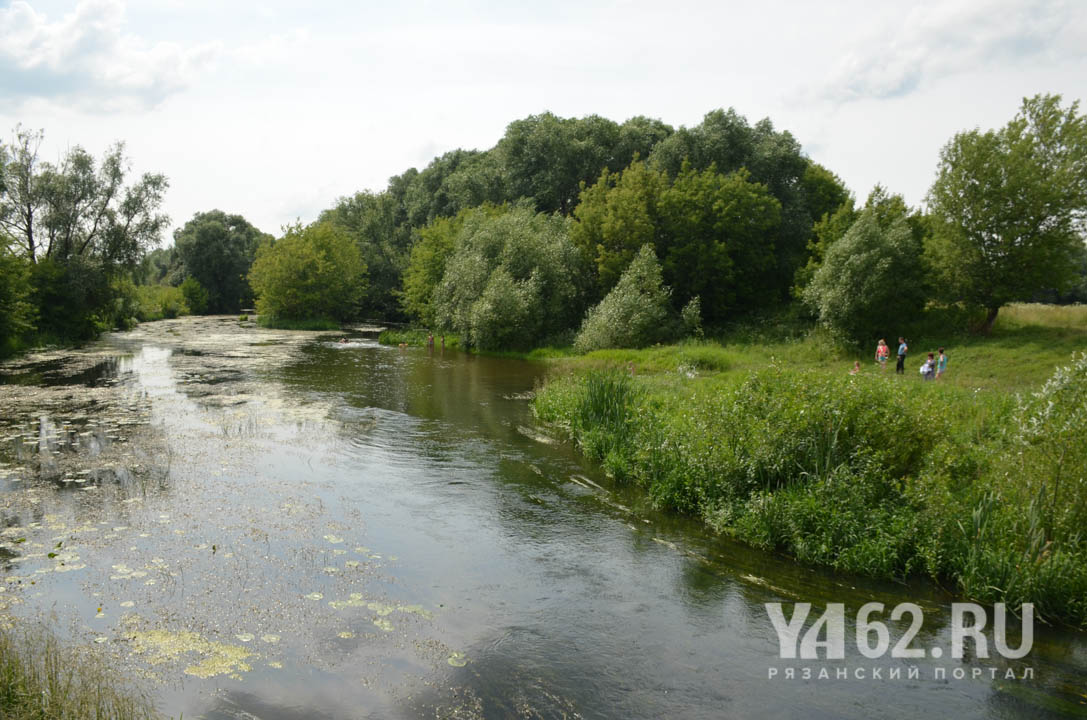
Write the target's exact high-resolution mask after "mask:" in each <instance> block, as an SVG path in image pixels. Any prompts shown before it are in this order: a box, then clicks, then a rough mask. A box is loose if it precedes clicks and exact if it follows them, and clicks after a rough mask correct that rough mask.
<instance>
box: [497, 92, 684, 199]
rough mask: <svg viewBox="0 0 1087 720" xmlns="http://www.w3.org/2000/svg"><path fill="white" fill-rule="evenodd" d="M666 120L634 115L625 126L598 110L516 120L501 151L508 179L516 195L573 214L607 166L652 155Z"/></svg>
mask: <svg viewBox="0 0 1087 720" xmlns="http://www.w3.org/2000/svg"><path fill="white" fill-rule="evenodd" d="M670 131H671V128H669V127H668V126H667V125H664V124H663V123H660V122H659V121H652V120H648V119H646V118H634V119H632V120H629V121H627V123H624V125H623V126H622V127H620V126H619V125H617V124H616V123H615V122H613V121H611V120H608V119H606V118H602V117H600V116H598V115H589V116H586V117H583V118H560V117H557V116H555V115H553V114H551V113H543V114H542V115H533V116H530V117H527V118H525V119H523V120H515V121H514V122H512V123H510V124H509V127H507V128H506V134H505V136H504V137H503V138H502V140H501V141H499V143H498V146H497V148H496V152H497V153H498V155H499V157H500V158H501V162H502V164H503V166H504V168H505V173H506V177H507V178H508V181H509V193H510V197H511V199H513V198H518V197H530V198H533V199H534V200H535V201H536V209H537V210H539V211H540V212H559V213H561V214H563V215H569V214H570V213H571V212H572V211H573V209H574V206H575V205H577V198H578V192H579V188H580V186H581V184H582V183H589V182H592V181H593V180H594V179H596V178H597V177H599V176H600V173H601V172H602V171H605V170H606V169H607V168H615V169H620V168H624V167H626V166H627V165H628V164H630V162H631V161H632V160H634V158H635V157H636V155H637V154H641V155H642V156H644V155H646V154H648V152H649V150H650V149H651V147H652V143H655V142H656V141H657V140H658V139H659V138H661V137H662V136H666V135H667V134H669V133H670Z"/></svg>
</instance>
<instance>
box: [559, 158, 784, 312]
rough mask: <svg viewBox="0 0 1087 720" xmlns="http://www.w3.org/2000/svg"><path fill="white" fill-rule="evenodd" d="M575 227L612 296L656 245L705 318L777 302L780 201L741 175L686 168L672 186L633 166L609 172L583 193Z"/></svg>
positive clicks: (680, 295)
mask: <svg viewBox="0 0 1087 720" xmlns="http://www.w3.org/2000/svg"><path fill="white" fill-rule="evenodd" d="M574 216H575V218H576V219H577V221H578V222H576V223H575V224H574V226H573V228H572V229H571V237H572V238H573V240H574V243H575V244H576V245H577V246H578V247H579V248H580V249H581V251H582V253H583V254H584V256H585V257H586V258H587V259H589V260H590V261H591V262H593V263H594V264H595V266H596V270H597V281H598V291H599V292H600V293H601V294H603V293H606V292H608V291H610V290H611V289H612V288H613V287H614V286H615V284H616V283H617V282H618V280H619V278H620V277H621V276H622V274H623V273H624V272H625V271H626V268H627V266H628V265H629V264H630V262H631V261H632V260H633V258H634V256H635V255H636V254H637V253H638V252H639V251H640V249H641V248H642V247H643V246H644V245H647V244H649V245H652V246H653V247H654V248H655V250H656V253H657V255H658V256H659V258H660V262H661V265H662V266H663V272H664V280H665V282H666V283H667V284H668V285H669V286H670V287H671V288H672V293H673V295H672V299H673V301H674V303H675V306H676V308H677V309H678V308H680V307H682V306H683V305H685V304H686V303H687V302H689V301H690V300H691V299H692V298H694V297H696V296H699V297H701V305H702V310H703V313H704V315H705V317H706V319H707V320H710V321H719V320H721V319H723V318H724V317H725V316H726V315H727V314H728V313H730V312H732V311H735V310H738V309H739V310H742V309H747V308H749V307H751V306H752V305H754V304H760V305H762V304H765V303H766V302H767V300H768V299H769V300H774V299H776V297H777V287H776V278H775V274H774V271H775V269H776V265H775V256H774V242H775V240H776V238H777V237H778V233H777V230H778V226H779V224H780V220H781V204H780V203H779V202H778V200H777V199H776V198H775V197H773V195H771V194H770V192H769V190H768V189H767V187H766V186H765V185H763V184H761V183H756V182H753V181H752V179H751V176H750V173H748V172H747V171H746V170H744V169H740V170H738V171H735V172H732V173H730V174H728V175H722V174H721V173H718V172H717V171H716V167H715V166H714V165H713V164H712V163H711V165H710V166H709V167H708V168H706V169H705V170H702V171H699V170H695V169H694V168H693V167H692V166H691V165H690V164H689V163H685V164H683V165H682V166H681V169H680V171H679V173H678V174H677V176H676V178H675V180H674V182H673V181H671V180H670V179H669V177H668V175H667V174H666V173H664V172H663V171H659V170H653V169H652V168H650V167H649V166H648V165H647V164H646V163H643V162H641V161H636V162H634V163H632V164H631V165H630V167H628V168H627V169H626V170H624V171H622V172H619V173H610V172H604V173H603V174H602V175H601V176H600V178H599V180H597V182H596V183H595V184H594V185H593V186H591V187H588V188H585V190H584V191H583V192H582V194H581V202H580V204H579V205H578V206H577V208H576V209H575V211H574Z"/></svg>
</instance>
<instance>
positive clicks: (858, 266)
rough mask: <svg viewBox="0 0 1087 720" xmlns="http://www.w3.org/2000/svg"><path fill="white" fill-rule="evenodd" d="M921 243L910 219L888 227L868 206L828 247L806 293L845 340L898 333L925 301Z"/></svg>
mask: <svg viewBox="0 0 1087 720" xmlns="http://www.w3.org/2000/svg"><path fill="white" fill-rule="evenodd" d="M921 263H922V261H921V243H920V242H919V241H918V240H917V239H916V238H915V237H914V235H913V233H912V231H911V230H910V227H909V225H908V223H907V222H906V218H905V217H904V216H899V217H897V218H895V219H894V220H892V221H891V222H889V223H888V224H887V226H886V227H883V226H882V225H881V224H880V221H879V218H878V217H877V212H876V210H875V209H872V208H869V209H866V210H865V211H864V212H862V213H861V215H860V217H859V218H858V219H857V221H856V222H855V223H853V225H852V226H851V227H850V228H849V230H848V232H846V234H845V236H844V237H843V238H842V239H841V240H838V241H837V242H835V243H834V244H833V245H831V246H830V247H829V248H828V249H827V251H826V258H825V259H824V261H823V265H822V267H820V268H819V270H817V271H816V273H815V276H814V277H813V278H812V281H811V284H810V285H808V287H807V288H805V289H804V290H803V293H802V297H803V299H804V301H805V302H806V303H807V304H808V305H810V306H811V307H812V308H813V309H814V310H815V312H816V313H817V314H818V316H819V322H820V323H822V324H823V325H825V326H826V327H828V328H830V330H831V331H832V332H833V333H834V334H835V335H837V336H838V337H839V338H840V339H843V340H849V341H866V340H871V339H872V338H878V337H884V336H885V337H894V336H895V335H896V333H898V334H900V333H901V329H902V327H903V325H905V324H907V323H913V322H916V320H917V318H918V317H919V316H920V315H921V312H922V310H923V309H924V305H925V290H924V282H923V281H924V273H923V271H922V264H921Z"/></svg>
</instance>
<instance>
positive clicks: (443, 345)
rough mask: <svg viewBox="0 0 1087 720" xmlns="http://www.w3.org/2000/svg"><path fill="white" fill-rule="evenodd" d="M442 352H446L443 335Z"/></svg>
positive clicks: (443, 336)
mask: <svg viewBox="0 0 1087 720" xmlns="http://www.w3.org/2000/svg"><path fill="white" fill-rule="evenodd" d="M442 351H445V335H442Z"/></svg>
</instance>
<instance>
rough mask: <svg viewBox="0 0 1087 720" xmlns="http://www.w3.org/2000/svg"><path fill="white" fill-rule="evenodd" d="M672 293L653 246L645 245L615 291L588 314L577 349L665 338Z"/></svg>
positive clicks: (625, 345) (637, 344)
mask: <svg viewBox="0 0 1087 720" xmlns="http://www.w3.org/2000/svg"><path fill="white" fill-rule="evenodd" d="M670 294H671V291H670V290H669V289H668V288H666V287H664V285H663V284H662V281H661V266H660V263H659V262H658V261H657V256H656V254H655V253H654V252H653V246H652V245H643V246H642V249H641V250H640V251H639V252H638V254H637V255H636V256H635V257H634V259H633V260H632V261H631V263H630V265H628V266H627V269H626V270H625V271H624V272H623V275H622V277H620V278H619V282H618V283H616V285H615V287H614V288H612V290H611V292H609V293H608V294H607V296H606V297H605V298H604V299H603V300H601V301H600V304H598V305H597V306H596V307H594V308H592V309H591V310H589V312H588V314H586V316H585V321H584V322H583V323H582V324H581V330H580V331H579V332H578V334H577V338H576V339H575V340H574V349H575V350H577V351H578V352H589V351H591V350H600V349H603V348H637V347H644V346H646V345H651V344H653V343H654V342H657V341H659V340H663V339H664V338H665V337H667V335H668V334H669V332H668V308H669V304H668V303H669V300H668V298H669V295H670Z"/></svg>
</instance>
